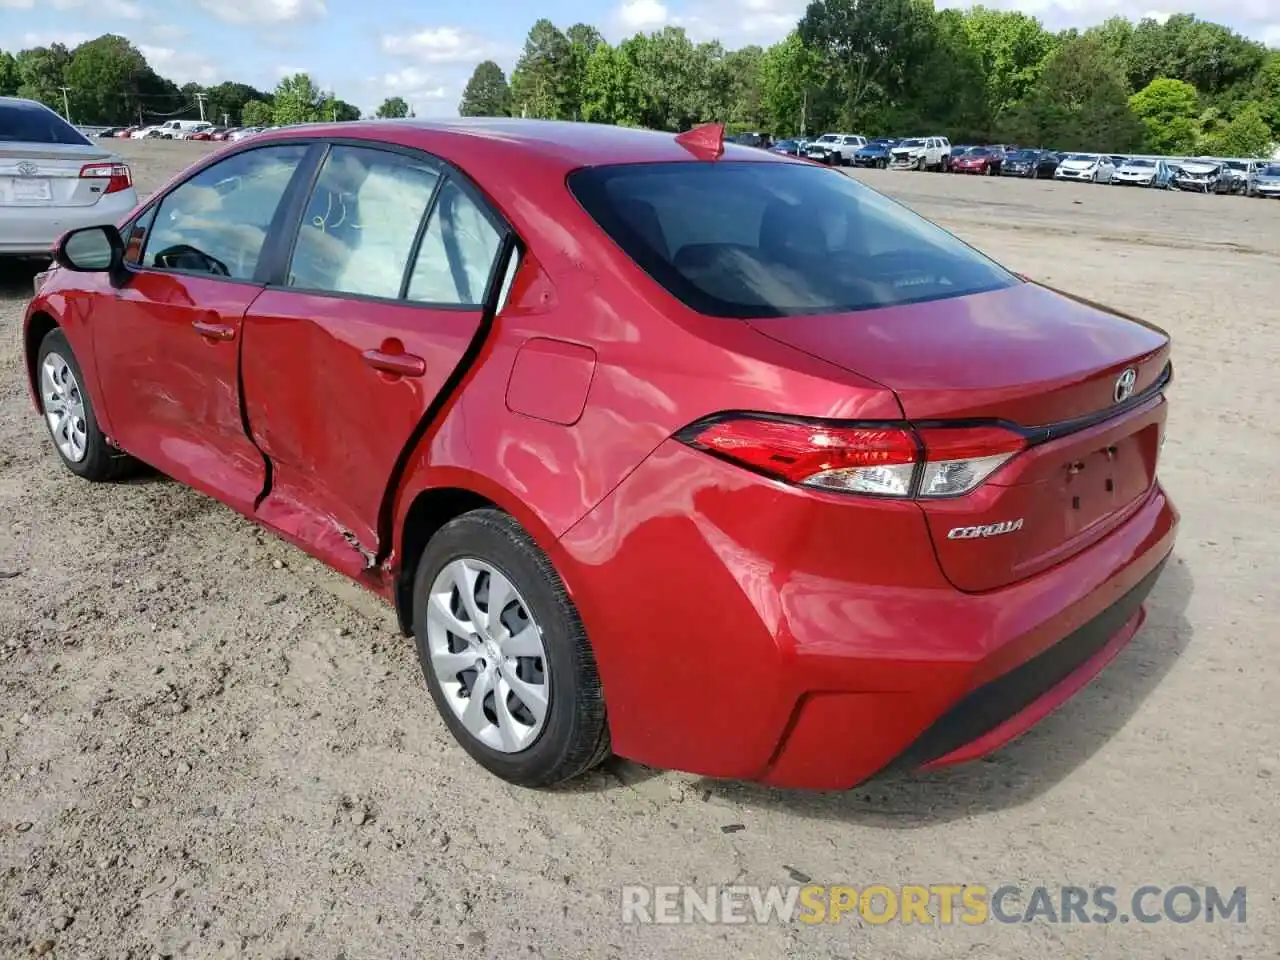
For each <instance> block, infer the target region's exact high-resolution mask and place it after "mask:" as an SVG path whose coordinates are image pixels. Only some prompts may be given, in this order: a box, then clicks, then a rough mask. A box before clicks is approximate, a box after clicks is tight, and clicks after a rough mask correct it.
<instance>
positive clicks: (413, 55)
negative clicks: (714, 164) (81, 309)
mask: <svg viewBox="0 0 1280 960" xmlns="http://www.w3.org/2000/svg"><path fill="white" fill-rule="evenodd" d="M1153 2H1155V3H1166V2H1169V0H986V5H987V6H991V7H1001V8H1006V9H1017V10H1021V11H1023V12H1025V13H1030V14H1034V15H1035V16H1038V17H1040V19H1041V20H1043V21H1044V23H1045V25H1046V26H1048V27H1049V28H1050V29H1055V30H1056V29H1061V28H1063V27H1072V26H1075V27H1087V26H1092V25H1093V24H1095V23H1099V22H1101V21H1102V20H1104V19H1106V18H1107V17H1109V16H1113V15H1115V14H1121V15H1124V16H1128V17H1130V18H1135V19H1136V18H1139V17H1143V16H1154V17H1157V18H1162V17H1164V16H1167V15H1168V14H1169V13H1171V12H1187V13H1194V14H1196V15H1197V16H1199V17H1201V18H1202V19H1206V20H1213V21H1216V22H1218V23H1225V24H1227V25H1228V26H1230V27H1233V28H1234V29H1236V30H1239V31H1240V32H1241V33H1244V34H1245V35H1247V36H1250V37H1253V38H1255V39H1258V40H1262V41H1264V42H1266V43H1268V44H1270V45H1272V46H1277V47H1280V0H1191V2H1190V3H1187V4H1185V5H1184V4H1178V5H1170V6H1169V7H1168V8H1167V9H1162V8H1160V7H1156V6H1152V3H1153ZM805 5H806V0H596V2H591V0H538V2H529V0H478V2H461V0H453V2H450V3H433V2H429V0H428V2H422V0H419V2H416V3H415V2H410V0H184V2H181V3H173V2H167V3H166V2H162V0H0V49H5V50H10V51H16V50H19V49H22V48H24V47H31V46H38V45H41V44H47V43H50V42H53V41H61V42H62V43H65V44H67V45H68V46H74V45H75V44H77V43H80V42H82V41H84V40H87V39H91V38H93V37H97V36H100V35H101V34H103V33H117V34H121V35H123V36H125V37H128V38H129V39H130V40H131V41H133V43H134V44H136V45H137V46H138V47H139V48H140V49H141V50H142V52H143V53H144V54H145V55H146V57H147V59H148V61H149V62H150V63H151V65H152V67H153V68H154V69H155V70H156V71H158V72H159V73H160V74H162V75H163V76H166V77H168V78H169V79H171V80H174V81H175V82H177V83H179V84H182V83H186V82H188V81H195V82H197V83H201V84H206V85H208V84H214V83H218V82H221V81H224V80H237V81H241V82H244V83H250V84H253V85H254V86H257V87H259V88H260V89H266V90H270V89H272V88H273V87H274V86H275V85H276V83H277V82H278V81H279V80H280V78H281V77H282V76H286V75H288V74H292V73H296V72H299V71H305V72H307V73H310V74H311V76H312V77H313V78H314V79H315V80H316V81H317V82H318V83H319V84H320V85H321V86H323V87H325V88H326V89H332V90H333V91H334V92H335V93H336V94H337V95H338V96H339V97H341V98H342V99H344V100H347V101H348V102H350V103H353V104H356V105H357V106H359V107H361V108H362V109H364V110H367V111H372V110H373V109H374V108H375V107H376V106H377V105H378V104H379V103H381V102H382V100H383V98H384V97H388V96H402V97H404V98H405V99H406V100H408V101H409V103H410V105H411V106H412V107H413V109H414V111H415V112H416V113H417V114H418V116H451V115H453V114H455V113H456V112H457V106H458V99H459V97H460V96H461V93H462V88H463V86H464V85H465V84H466V81H467V78H468V77H469V76H470V75H471V71H472V70H473V69H474V68H475V65H476V64H477V63H479V62H480V61H481V60H485V59H492V60H496V61H497V62H498V64H499V65H500V66H501V67H502V68H503V69H504V70H506V71H508V73H509V72H510V70H511V68H512V67H513V66H514V65H515V62H516V58H517V57H518V56H519V55H520V49H521V47H522V45H523V43H524V38H525V35H526V34H527V33H528V30H529V27H530V26H532V25H533V21H534V20H535V19H537V18H538V17H547V18H549V19H550V20H552V21H553V22H554V23H556V24H557V25H558V26H560V27H561V28H567V27H569V26H570V25H571V24H573V23H577V22H580V21H581V22H585V23H590V24H594V25H595V26H596V27H598V28H599V29H600V30H601V32H603V33H604V35H605V36H606V37H607V38H608V39H609V40H611V41H616V40H619V39H621V38H623V37H626V36H630V35H631V34H633V33H635V32H636V31H638V30H643V31H646V32H647V31H650V30H655V29H658V28H660V27H662V26H664V25H667V24H674V25H678V26H683V27H685V28H686V29H687V30H688V31H689V33H690V35H691V36H692V37H693V38H694V39H695V40H699V41H701V40H709V39H719V40H720V41H721V42H723V43H724V44H725V45H726V46H728V47H730V48H733V47H738V46H742V45H744V44H747V43H758V44H761V45H767V44H769V43H772V42H774V41H776V40H778V39H780V38H781V37H783V36H784V35H785V34H786V33H787V31H788V30H790V29H791V28H792V27H793V26H794V25H795V23H796V21H797V20H798V19H799V17H800V14H801V13H802V12H803V11H804V7H805ZM937 5H938V6H957V7H965V6H968V5H969V3H968V0H937Z"/></svg>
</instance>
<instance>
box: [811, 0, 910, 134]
mask: <svg viewBox="0 0 1280 960" xmlns="http://www.w3.org/2000/svg"><path fill="white" fill-rule="evenodd" d="M932 19H933V5H932V3H931V2H930V0H813V2H811V3H810V4H809V7H808V9H807V10H805V13H804V17H803V18H802V19H801V20H800V25H799V30H800V37H801V39H802V40H803V41H804V43H805V45H806V46H809V47H812V48H814V49H815V50H817V51H818V52H819V53H820V54H821V56H822V59H823V61H824V62H825V64H826V65H827V66H828V67H829V68H830V69H831V70H832V71H833V72H834V73H835V75H836V77H837V82H838V83H839V86H840V89H841V92H842V95H843V104H842V110H841V114H842V116H841V120H842V121H843V122H844V123H846V124H848V125H849V126H850V127H859V126H862V124H863V119H864V118H865V117H867V116H868V115H874V114H875V113H876V112H877V110H878V109H880V108H882V107H883V106H884V105H885V104H886V103H892V102H894V101H895V100H897V99H899V98H900V97H901V95H902V93H903V90H904V87H905V85H906V83H907V81H908V79H909V78H910V77H911V76H912V75H913V73H914V72H915V71H916V70H917V68H918V67H919V65H920V63H921V61H922V60H923V58H924V56H925V55H926V54H927V52H928V49H929V46H930V40H931V37H930V27H931V25H932Z"/></svg>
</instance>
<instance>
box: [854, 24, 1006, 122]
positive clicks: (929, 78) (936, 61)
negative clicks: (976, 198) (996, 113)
mask: <svg viewBox="0 0 1280 960" xmlns="http://www.w3.org/2000/svg"><path fill="white" fill-rule="evenodd" d="M966 19H967V18H966V16H965V15H964V14H963V13H961V12H960V11H958V10H953V9H950V10H939V11H938V13H937V16H936V17H935V18H934V21H933V24H932V27H931V30H930V42H929V45H928V49H927V52H926V53H925V54H924V55H923V58H922V59H921V62H920V66H919V69H917V70H915V71H913V72H912V74H911V76H910V77H909V79H908V81H907V83H906V85H905V90H904V95H903V96H902V98H901V100H900V101H899V102H898V103H896V104H887V105H885V107H884V108H882V110H881V111H880V116H879V118H878V120H876V121H874V122H873V125H872V126H871V127H870V128H868V129H869V130H870V131H871V132H874V133H892V132H895V131H898V130H903V129H908V130H920V131H934V132H947V133H949V134H950V135H951V136H952V137H954V138H956V140H957V141H959V142H964V141H969V142H973V141H978V142H984V141H987V140H989V139H991V126H992V118H991V107H990V99H989V97H988V96H987V88H986V85H985V77H986V74H985V72H984V68H983V61H982V57H981V55H980V53H979V51H978V50H977V49H976V47H975V44H974V43H973V42H972V39H971V34H970V32H969V28H968V25H967V24H966Z"/></svg>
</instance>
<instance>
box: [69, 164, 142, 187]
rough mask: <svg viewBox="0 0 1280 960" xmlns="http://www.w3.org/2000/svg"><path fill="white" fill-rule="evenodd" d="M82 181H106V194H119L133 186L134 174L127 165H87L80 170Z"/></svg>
mask: <svg viewBox="0 0 1280 960" xmlns="http://www.w3.org/2000/svg"><path fill="white" fill-rule="evenodd" d="M80 179H81V180H106V181H107V188H106V189H105V190H103V191H102V192H103V193H104V194H107V193H119V192H120V191H121V190H128V189H129V188H130V187H132V186H133V174H131V173H130V172H129V165H128V164H127V163H86V164H85V165H84V166H83V167H81V168H80Z"/></svg>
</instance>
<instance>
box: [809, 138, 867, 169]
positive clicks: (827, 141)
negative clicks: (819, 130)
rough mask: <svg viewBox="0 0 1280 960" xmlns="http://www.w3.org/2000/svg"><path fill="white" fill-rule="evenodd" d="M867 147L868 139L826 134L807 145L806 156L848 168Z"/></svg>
mask: <svg viewBox="0 0 1280 960" xmlns="http://www.w3.org/2000/svg"><path fill="white" fill-rule="evenodd" d="M866 145H867V138H866V137H860V136H857V135H856V134H852V133H824V134H823V135H822V136H820V137H819V138H818V139H817V140H811V141H810V142H809V143H807V144H806V145H805V148H804V155H805V156H806V157H808V158H809V159H810V160H817V161H819V162H820V163H829V164H831V165H833V166H837V167H847V166H849V164H851V163H852V162H853V155H854V154H855V153H857V152H858V151H859V150H860V149H862V148H863V147H865V146H866Z"/></svg>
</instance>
